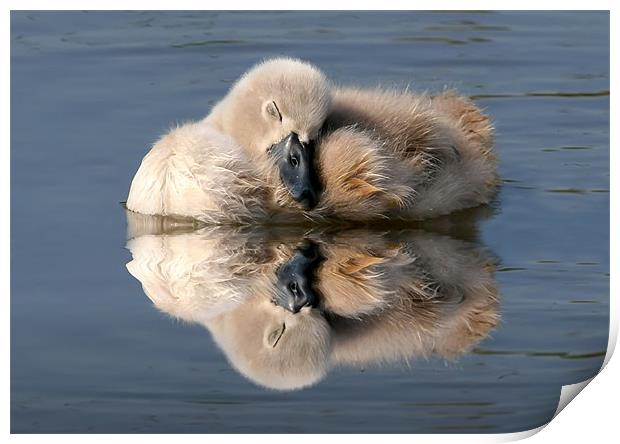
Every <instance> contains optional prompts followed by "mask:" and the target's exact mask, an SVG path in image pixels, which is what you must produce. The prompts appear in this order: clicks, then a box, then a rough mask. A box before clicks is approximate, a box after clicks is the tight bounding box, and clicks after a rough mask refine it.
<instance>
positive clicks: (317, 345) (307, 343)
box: [207, 296, 331, 390]
mask: <svg viewBox="0 0 620 444" xmlns="http://www.w3.org/2000/svg"><path fill="white" fill-rule="evenodd" d="M207 327H208V328H209V330H210V331H211V333H212V334H213V338H214V339H215V341H216V342H217V344H218V345H219V346H220V348H221V349H222V350H223V351H224V352H225V353H226V356H227V357H228V359H229V361H230V362H231V364H232V365H233V366H234V367H235V368H236V369H237V370H238V371H239V372H240V373H242V374H243V375H244V376H246V377H247V378H248V379H250V380H251V381H253V382H255V383H257V384H259V385H262V386H264V387H267V388H272V389H276V390H295V389H300V388H302V387H307V386H309V385H312V384H315V383H316V382H318V381H319V380H321V379H322V378H323V377H324V376H325V374H326V372H327V370H328V362H329V354H330V351H331V333H330V329H329V325H328V324H327V321H326V320H325V319H324V318H323V316H321V315H320V313H319V312H318V310H316V309H312V308H310V307H306V308H304V309H302V310H301V311H300V312H298V313H297V314H292V313H290V312H288V311H286V310H285V309H283V308H281V307H278V306H276V305H274V304H273V303H271V302H270V301H269V298H265V297H262V296H256V297H254V298H252V299H251V300H248V301H247V302H246V303H244V304H242V305H240V306H238V307H237V308H235V309H234V310H231V311H229V312H227V313H225V314H223V315H222V316H220V317H218V318H217V319H215V320H214V321H212V322H209V324H208V325H207Z"/></svg>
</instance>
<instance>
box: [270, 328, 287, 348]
mask: <svg viewBox="0 0 620 444" xmlns="http://www.w3.org/2000/svg"><path fill="white" fill-rule="evenodd" d="M284 330H286V324H285V323H284V322H283V323H282V325H281V326H280V327H278V328H276V329H275V330H274V331H272V332H271V333H269V338H268V340H269V343H270V344H271V347H272V348H276V345H278V342H280V339H281V338H282V336H283V335H284Z"/></svg>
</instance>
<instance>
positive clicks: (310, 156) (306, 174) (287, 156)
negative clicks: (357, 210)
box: [272, 133, 320, 210]
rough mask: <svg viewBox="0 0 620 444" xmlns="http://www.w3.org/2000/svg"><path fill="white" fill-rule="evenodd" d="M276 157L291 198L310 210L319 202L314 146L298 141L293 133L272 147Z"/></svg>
mask: <svg viewBox="0 0 620 444" xmlns="http://www.w3.org/2000/svg"><path fill="white" fill-rule="evenodd" d="M272 152H274V154H276V155H277V156H278V161H277V165H278V168H279V169H280V178H281V179H282V182H283V183H284V185H285V186H286V188H287V190H288V192H289V193H290V194H291V197H292V198H293V199H295V201H297V202H299V203H300V204H301V205H302V206H303V208H304V209H305V210H311V209H312V208H314V207H315V206H316V205H317V203H318V201H319V188H320V186H319V182H318V179H317V175H316V171H315V166H314V146H313V145H305V144H302V143H301V142H300V141H299V137H298V136H297V134H295V133H291V134H289V135H288V136H287V137H286V138H284V140H282V141H281V142H279V143H277V144H275V145H273V146H272Z"/></svg>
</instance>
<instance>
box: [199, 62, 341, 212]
mask: <svg viewBox="0 0 620 444" xmlns="http://www.w3.org/2000/svg"><path fill="white" fill-rule="evenodd" d="M330 105H331V91H330V86H329V82H328V80H327V78H326V77H325V75H324V74H323V73H322V72H321V71H320V70H318V69H317V68H316V67H314V66H312V65H311V64H309V63H306V62H303V61H301V60H296V59H290V58H276V59H270V60H267V61H265V62H262V63H260V64H258V65H256V66H254V67H253V68H252V69H250V70H249V71H248V72H246V73H245V74H244V75H243V76H242V77H241V79H240V80H239V81H238V82H237V83H236V84H235V85H234V86H233V87H232V88H231V90H230V92H229V93H228V95H227V96H226V97H225V98H224V99H223V100H222V101H221V102H220V103H219V104H218V105H216V106H215V108H214V109H213V111H212V112H211V114H210V115H209V117H207V120H208V121H209V122H210V123H212V124H214V125H215V126H216V127H219V128H220V129H221V130H222V131H223V132H224V133H226V134H228V135H229V136H231V137H232V138H233V139H234V140H235V141H236V142H237V143H238V144H239V145H241V147H242V148H243V149H244V150H245V151H246V153H247V155H248V156H249V157H250V159H252V160H253V161H254V162H256V163H257V165H258V166H259V167H260V166H262V167H264V168H266V172H267V174H268V176H271V177H273V179H274V180H279V181H281V182H282V183H283V185H284V186H285V187H286V189H287V190H288V192H289V193H290V195H291V197H293V199H294V200H295V201H296V202H298V203H299V204H300V205H301V206H303V207H304V208H312V207H314V206H315V205H316V203H317V201H318V193H319V189H320V187H319V184H318V180H317V179H316V173H315V171H314V155H313V152H312V150H313V142H314V140H316V138H317V136H318V134H319V131H320V129H321V127H322V125H323V123H324V121H325V119H326V117H327V114H328V112H329V109H330Z"/></svg>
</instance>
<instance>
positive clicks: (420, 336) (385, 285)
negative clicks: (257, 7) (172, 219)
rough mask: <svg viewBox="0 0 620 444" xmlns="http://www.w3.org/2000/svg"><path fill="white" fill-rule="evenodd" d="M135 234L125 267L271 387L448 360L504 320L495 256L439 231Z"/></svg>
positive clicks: (164, 305)
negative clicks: (347, 369)
mask: <svg viewBox="0 0 620 444" xmlns="http://www.w3.org/2000/svg"><path fill="white" fill-rule="evenodd" d="M136 225H137V224H136V223H133V226H134V227H135V226H136ZM142 225H143V226H146V227H147V232H150V233H152V229H153V227H152V225H151V224H142ZM157 226H158V227H161V226H162V223H161V222H159V223H157ZM183 229H185V228H183ZM148 230H151V231H148ZM133 232H134V234H135V235H136V237H134V238H133V239H131V240H130V241H129V242H128V248H129V249H130V251H131V254H132V256H133V260H132V261H131V262H130V263H129V264H128V265H127V268H128V270H129V272H130V273H131V274H132V275H133V276H135V277H136V278H137V279H138V280H139V281H140V282H141V283H142V287H143V289H144V291H145V293H146V294H147V296H148V297H149V298H150V299H151V300H152V301H153V303H154V304H155V305H156V306H157V307H158V308H159V309H160V310H162V311H164V312H166V313H169V314H170V315H172V316H175V317H177V318H181V319H184V320H187V321H190V322H196V323H200V324H202V325H203V326H205V327H206V328H207V329H208V330H209V331H210V332H211V333H212V335H213V338H214V340H215V342H216V343H217V345H218V346H219V347H220V348H221V349H222V351H223V352H224V353H225V355H226V357H227V358H228V360H229V361H230V363H231V364H232V365H233V366H234V367H235V368H236V369H237V370H238V371H239V372H240V373H241V374H243V375H244V376H246V377H247V378H249V379H250V380H252V381H254V382H255V383H257V384H259V385H261V386H264V387H269V388H273V389H278V390H293V389H298V388H302V387H306V386H309V385H312V384H315V383H316V382H318V381H319V380H321V379H322V378H323V377H324V376H325V374H326V373H327V371H328V370H329V369H330V368H331V367H332V366H334V365H338V364H346V365H354V366H359V365H367V364H372V363H379V362H398V361H408V360H410V359H412V358H415V357H418V356H423V357H428V356H431V355H438V356H441V357H445V358H449V359H450V358H453V357H455V356H458V355H459V354H461V353H464V352H467V351H468V350H470V349H471V348H472V347H473V346H474V345H475V344H476V343H478V342H479V341H480V340H482V339H483V338H484V337H486V335H487V334H488V333H489V332H490V330H491V329H493V328H494V327H495V325H497V322H498V320H499V314H498V298H497V290H496V287H495V282H494V279H493V268H494V267H493V263H492V261H491V260H490V259H489V257H488V255H487V254H485V253H484V252H482V251H481V250H480V249H479V248H477V247H476V246H475V245H473V244H471V243H467V242H462V241H457V240H454V239H450V238H447V237H444V236H439V235H436V234H431V233H426V232H421V231H411V230H408V231H401V232H396V233H390V234H382V233H376V232H372V231H366V230H355V231H345V232H341V233H339V234H335V235H334V234H330V233H328V232H309V233H308V232H306V233H304V231H302V230H300V229H297V228H292V227H287V228H284V227H283V228H278V229H275V228H270V229H256V230H245V231H244V230H232V229H224V228H222V227H220V228H217V229H215V228H203V229H200V230H198V231H194V232H190V233H183V232H181V233H179V234H176V233H168V232H165V230H164V232H161V233H160V234H144V235H141V236H140V235H139V233H137V232H136V230H134V231H133ZM291 284H293V285H291Z"/></svg>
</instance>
